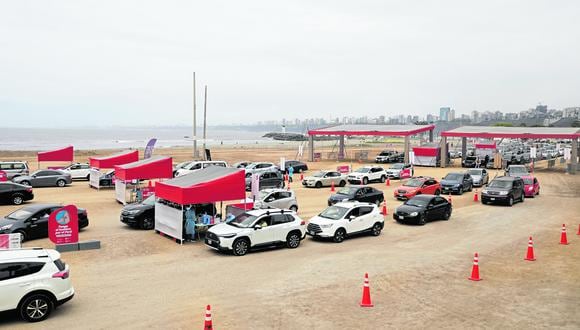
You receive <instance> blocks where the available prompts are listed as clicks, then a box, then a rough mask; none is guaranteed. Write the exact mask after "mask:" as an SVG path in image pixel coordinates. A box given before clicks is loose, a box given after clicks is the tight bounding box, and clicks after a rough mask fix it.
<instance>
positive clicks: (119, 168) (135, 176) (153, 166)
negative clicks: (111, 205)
mask: <svg viewBox="0 0 580 330" xmlns="http://www.w3.org/2000/svg"><path fill="white" fill-rule="evenodd" d="M115 177H116V178H117V180H116V181H115V195H116V198H117V201H119V202H121V203H122V204H125V203H126V202H127V182H130V181H135V180H136V181H139V180H151V179H168V178H172V177H173V160H172V159H171V157H165V156H153V157H151V158H147V159H143V160H139V161H136V162H132V163H128V164H122V165H115Z"/></svg>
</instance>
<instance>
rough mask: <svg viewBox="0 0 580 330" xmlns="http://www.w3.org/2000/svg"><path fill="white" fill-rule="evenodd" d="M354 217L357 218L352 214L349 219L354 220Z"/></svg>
mask: <svg viewBox="0 0 580 330" xmlns="http://www.w3.org/2000/svg"><path fill="white" fill-rule="evenodd" d="M354 219H356V217H355V216H354V215H351V216H350V217H348V221H352V220H354Z"/></svg>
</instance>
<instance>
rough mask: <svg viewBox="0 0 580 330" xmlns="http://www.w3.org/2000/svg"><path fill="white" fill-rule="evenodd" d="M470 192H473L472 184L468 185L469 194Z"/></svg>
mask: <svg viewBox="0 0 580 330" xmlns="http://www.w3.org/2000/svg"><path fill="white" fill-rule="evenodd" d="M472 190H473V185H472V184H470V185H469V192H471V191H472Z"/></svg>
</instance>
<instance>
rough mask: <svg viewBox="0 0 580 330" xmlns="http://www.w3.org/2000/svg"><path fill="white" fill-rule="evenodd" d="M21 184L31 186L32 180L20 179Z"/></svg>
mask: <svg viewBox="0 0 580 330" xmlns="http://www.w3.org/2000/svg"><path fill="white" fill-rule="evenodd" d="M20 184H23V185H25V186H30V181H26V180H24V181H20Z"/></svg>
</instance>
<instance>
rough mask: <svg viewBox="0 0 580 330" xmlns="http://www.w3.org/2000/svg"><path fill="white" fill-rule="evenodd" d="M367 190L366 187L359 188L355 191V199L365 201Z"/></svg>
mask: <svg viewBox="0 0 580 330" xmlns="http://www.w3.org/2000/svg"><path fill="white" fill-rule="evenodd" d="M365 191H366V188H359V189H358V190H357V191H356V192H355V193H354V200H357V201H359V202H365Z"/></svg>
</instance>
